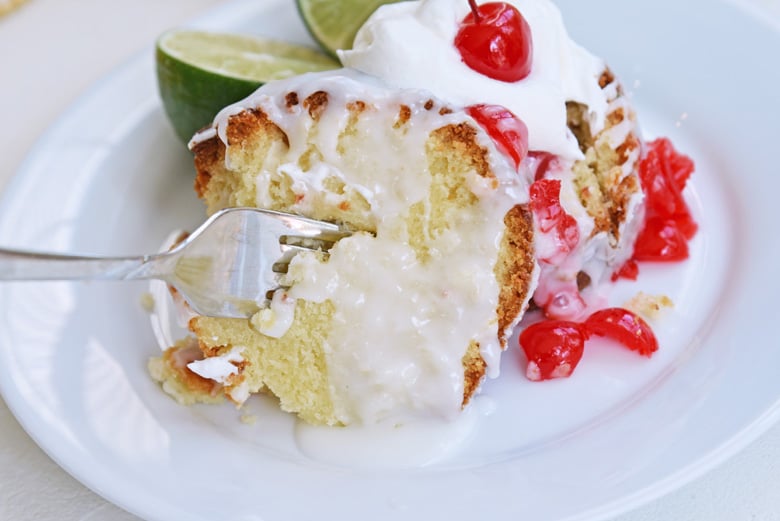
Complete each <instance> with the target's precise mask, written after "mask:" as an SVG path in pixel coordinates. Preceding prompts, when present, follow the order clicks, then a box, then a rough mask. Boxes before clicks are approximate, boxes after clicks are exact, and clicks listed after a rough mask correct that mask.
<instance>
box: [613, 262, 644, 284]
mask: <svg viewBox="0 0 780 521" xmlns="http://www.w3.org/2000/svg"><path fill="white" fill-rule="evenodd" d="M638 276H639V265H638V264H637V263H636V259H634V258H631V259H628V260H627V261H626V263H625V264H623V265H622V266H621V267H620V269H619V270H617V271H616V272H615V273H613V274H612V282H615V281H616V280H618V279H628V280H636V279H637V277H638Z"/></svg>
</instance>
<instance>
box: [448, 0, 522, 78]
mask: <svg viewBox="0 0 780 521" xmlns="http://www.w3.org/2000/svg"><path fill="white" fill-rule="evenodd" d="M469 5H470V6H471V13H469V14H468V15H466V18H464V19H463V21H462V22H461V25H460V29H459V30H458V34H457V35H456V36H455V47H456V48H457V49H458V51H459V52H460V56H461V58H462V60H463V62H464V63H465V64H466V65H468V66H469V67H470V68H472V69H474V70H475V71H477V72H479V73H480V74H484V75H485V76H488V77H489V78H493V79H494V80H499V81H505V82H515V81H520V80H522V79H523V78H525V77H527V76H528V75H529V74H530V73H531V61H532V55H533V44H532V41H531V27H530V26H529V25H528V22H526V21H525V18H523V15H521V14H520V11H518V10H517V9H515V7H514V6H512V5H509V4H507V3H505V2H489V3H486V4H482V5H480V6H478V5H477V2H476V0H469Z"/></svg>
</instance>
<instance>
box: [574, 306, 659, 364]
mask: <svg viewBox="0 0 780 521" xmlns="http://www.w3.org/2000/svg"><path fill="white" fill-rule="evenodd" d="M585 328H586V329H587V331H588V332H589V333H590V334H593V335H597V336H603V337H607V338H611V339H612V340H616V341H618V342H620V343H621V344H622V345H624V346H626V347H627V348H629V349H631V350H633V351H637V352H638V353H639V354H640V355H642V356H647V357H649V356H651V355H652V354H653V353H655V352H656V351H658V340H656V338H655V334H653V330H652V329H650V326H649V325H648V324H647V322H645V321H644V320H642V318H641V317H639V316H638V315H636V314H634V313H632V312H631V311H629V310H627V309H623V308H607V309H602V310H600V311H596V312H595V313H593V314H592V315H591V316H589V317H588V319H587V320H586V321H585Z"/></svg>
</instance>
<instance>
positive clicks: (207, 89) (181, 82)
mask: <svg viewBox="0 0 780 521" xmlns="http://www.w3.org/2000/svg"><path fill="white" fill-rule="evenodd" d="M156 61H157V85H158V87H159V90H160V97H161V98H162V102H163V107H164V108H165V113H166V114H167V115H168V118H169V119H170V121H171V124H172V125H173V128H174V130H175V131H176V134H177V135H178V136H179V137H180V138H181V139H182V140H183V141H184V142H187V141H189V140H190V138H191V137H192V136H193V134H195V132H197V131H198V130H199V129H201V128H202V127H204V126H206V125H208V124H209V123H211V121H212V120H213V119H214V116H215V115H216V114H217V112H219V110H220V109H222V108H223V107H225V106H226V105H229V104H231V103H235V102H236V101H239V100H241V99H243V98H245V97H246V96H248V95H249V94H251V93H252V92H253V91H254V90H255V89H257V88H258V87H259V86H260V85H262V84H263V83H266V82H268V81H271V80H277V79H283V78H288V77H290V76H294V75H296V74H302V73H305V72H313V71H322V70H328V69H335V68H338V67H339V64H338V62H336V61H335V60H333V59H332V58H330V57H328V56H326V55H324V54H322V53H321V52H319V51H316V50H314V49H309V48H308V47H303V46H300V45H293V44H289V43H285V42H279V41H274V40H267V39H259V38H252V37H248V36H241V35H236V34H217V33H207V32H201V31H188V30H174V31H170V32H167V33H165V34H163V35H162V36H161V37H160V38H159V39H158V40H157V50H156Z"/></svg>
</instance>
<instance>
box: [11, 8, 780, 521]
mask: <svg viewBox="0 0 780 521" xmlns="http://www.w3.org/2000/svg"><path fill="white" fill-rule="evenodd" d="M219 1H220V0H166V1H165V2H160V1H157V0H132V1H130V0H113V1H111V2H106V1H101V0H78V1H63V0H30V1H29V2H27V3H26V4H24V5H23V6H22V7H20V8H18V9H17V10H16V11H15V12H13V13H11V14H9V15H6V16H4V17H2V18H0V71H1V72H0V78H2V83H0V85H1V87H0V89H2V92H0V115H1V116H2V119H3V124H2V125H0V143H2V147H1V148H0V151H1V152H2V153H0V189H2V187H3V186H4V184H5V183H6V182H7V181H8V179H10V177H11V176H12V175H13V173H14V171H15V170H16V169H17V167H18V166H19V164H20V163H21V161H22V159H23V158H24V156H25V154H26V153H27V151H28V150H29V149H30V147H31V146H32V145H33V143H34V141H35V140H36V139H37V137H38V136H40V135H41V133H42V132H44V130H45V129H46V127H47V126H48V125H49V124H51V122H52V121H53V120H54V119H56V117H57V116H58V115H59V114H60V113H61V112H62V111H63V110H64V109H65V108H66V107H67V106H68V105H69V104H70V103H71V102H72V101H73V100H74V99H75V98H76V97H77V96H78V95H79V94H80V93H81V92H82V91H84V90H85V89H86V88H87V87H88V86H89V85H90V84H92V83H93V82H94V81H96V80H98V79H99V78H100V77H102V76H103V75H105V74H106V73H108V72H109V71H110V70H111V69H112V68H114V67H116V66H117V65H119V64H121V63H122V62H123V61H124V60H126V59H127V58H129V57H130V56H132V55H134V54H135V53H137V52H139V51H141V50H143V49H145V48H149V47H150V44H151V42H152V41H153V40H154V38H155V37H156V36H157V35H158V34H159V33H161V32H162V31H163V30H165V29H167V28H169V27H172V26H176V25H178V24H180V23H182V22H184V21H186V20H187V19H189V18H191V17H193V16H195V15H197V14H198V13H200V12H202V11H205V10H206V9H208V8H209V7H211V6H213V5H216V4H217V3H219ZM258 1H262V0H258ZM291 1H292V0H291ZM735 1H737V3H740V4H744V5H745V6H746V7H748V8H749V9H751V10H752V11H753V12H754V14H755V15H757V16H761V17H763V18H764V19H765V20H768V21H770V22H771V23H773V24H775V25H776V26H777V27H780V0H735ZM4 2H8V0H0V7H2V6H3V4H4ZM8 3H10V2H8ZM0 11H1V9H0ZM778 51H780V50H778ZM33 519H34V520H37V521H54V520H58V521H59V520H81V521H86V520H95V521H97V520H101V521H121V520H132V519H137V518H136V517H135V516H133V515H130V514H128V513H126V512H124V511H122V510H121V509H119V508H117V507H115V506H113V505H111V504H110V503H108V502H106V501H105V500H103V499H102V498H100V497H99V496H97V495H96V494H94V493H92V492H91V491H90V490H88V489H87V488H85V487H84V486H83V485H81V484H80V483H78V482H77V481H76V480H74V479H73V478H71V477H70V476H69V475H68V474H66V473H65V472H64V471H63V470H61V469H60V468H59V467H58V466H57V465H56V464H55V463H54V462H52V461H51V460H50V459H49V458H48V457H47V456H46V455H45V454H44V453H43V452H42V451H41V450H40V449H39V448H38V447H37V446H36V445H35V443H34V442H33V441H32V440H31V439H30V438H29V437H28V436H27V434H25V432H24V431H23V430H22V428H21V427H20V426H19V424H18V423H17V422H16V420H15V419H14V417H13V416H12V415H11V413H10V412H9V410H8V407H7V406H6V404H5V403H4V402H3V401H2V399H0V520H20V521H24V520H33ZM651 520H653V521H658V520H661V521H666V520H669V521H777V520H780V425H777V426H775V427H774V428H773V429H771V430H770V431H769V432H768V433H766V434H764V435H763V436H761V437H760V438H759V439H758V440H757V441H755V442H754V443H753V444H751V445H750V446H748V447H747V448H746V449H745V450H744V451H742V452H741V453H740V454H738V455H737V456H735V457H733V458H732V459H731V460H729V461H726V462H725V463H723V464H721V465H720V466H719V467H717V468H715V469H713V470H711V471H710V472H709V473H707V474H705V475H704V476H702V477H700V478H699V479H697V480H695V481H694V482H692V483H690V484H688V485H687V486H685V487H683V488H681V489H679V490H678V491H676V492H673V493H672V494H670V495H668V496H666V497H663V498H661V499H658V500H655V501H653V502H651V503H650V504H648V505H645V506H644V507H642V508H640V509H638V510H636V511H634V512H630V513H627V514H625V515H623V516H620V517H618V518H616V519H615V520H614V521H651Z"/></svg>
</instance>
